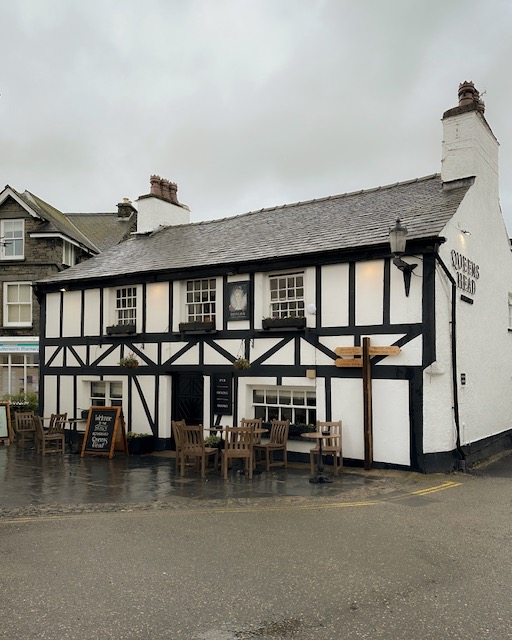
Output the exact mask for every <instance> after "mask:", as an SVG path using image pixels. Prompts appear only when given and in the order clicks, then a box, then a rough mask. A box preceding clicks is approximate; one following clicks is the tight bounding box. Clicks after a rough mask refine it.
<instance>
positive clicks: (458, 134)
mask: <svg viewBox="0 0 512 640" xmlns="http://www.w3.org/2000/svg"><path fill="white" fill-rule="evenodd" d="M484 111H485V105H484V103H483V101H482V99H481V98H480V94H479V92H478V91H477V90H476V89H475V86H474V85H473V83H472V82H463V83H462V84H460V85H459V106H458V107H455V108H453V109H450V110H448V111H446V112H445V113H444V114H443V150H442V165H441V178H442V180H443V182H451V181H452V180H459V179H461V178H468V177H470V176H476V177H477V178H484V179H485V180H486V181H488V182H489V184H493V187H492V190H493V191H494V190H495V191H496V194H497V193H498V184H499V179H498V147H499V143H498V141H497V140H496V138H495V136H494V134H493V132H492V131H491V128H490V127H489V125H488V124H487V120H486V119H485V117H484Z"/></svg>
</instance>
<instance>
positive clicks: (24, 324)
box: [3, 282, 33, 327]
mask: <svg viewBox="0 0 512 640" xmlns="http://www.w3.org/2000/svg"><path fill="white" fill-rule="evenodd" d="M15 287H17V289H18V296H17V300H12V301H9V289H11V290H12V289H14V288H15ZM20 287H27V288H28V291H29V297H28V301H25V300H23V301H20V298H19V291H20ZM3 296H4V304H3V320H4V322H3V326H4V327H31V326H32V320H33V317H32V283H31V282H4V287H3ZM15 306H18V307H21V306H28V307H29V310H30V320H24V321H21V320H19V321H11V320H9V309H10V308H14V307H15ZM20 312H21V309H20ZM19 315H21V313H19V314H18V316H19Z"/></svg>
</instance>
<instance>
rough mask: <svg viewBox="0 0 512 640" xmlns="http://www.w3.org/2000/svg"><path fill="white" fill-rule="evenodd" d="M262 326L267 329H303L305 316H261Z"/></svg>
mask: <svg viewBox="0 0 512 640" xmlns="http://www.w3.org/2000/svg"><path fill="white" fill-rule="evenodd" d="M262 326H263V328H264V329H265V330H268V329H304V327H305V326H306V318H304V317H302V318H301V317H298V316H290V317H288V318H263V324H262Z"/></svg>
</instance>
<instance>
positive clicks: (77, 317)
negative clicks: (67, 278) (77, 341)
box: [62, 291, 82, 338]
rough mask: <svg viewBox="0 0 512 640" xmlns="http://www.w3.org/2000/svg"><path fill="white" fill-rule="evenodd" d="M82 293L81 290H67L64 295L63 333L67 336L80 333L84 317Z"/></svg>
mask: <svg viewBox="0 0 512 640" xmlns="http://www.w3.org/2000/svg"><path fill="white" fill-rule="evenodd" d="M81 299H82V295H81V292H80V291H67V292H66V294H65V295H64V296H63V309H62V316H63V317H62V335H63V336H64V337H65V338H68V337H71V336H79V335H80V323H81V318H82V304H81Z"/></svg>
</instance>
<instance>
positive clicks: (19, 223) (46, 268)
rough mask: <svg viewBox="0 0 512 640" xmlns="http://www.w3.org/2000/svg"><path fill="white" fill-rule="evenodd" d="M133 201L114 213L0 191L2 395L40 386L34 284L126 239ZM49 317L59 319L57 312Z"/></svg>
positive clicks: (131, 226)
mask: <svg viewBox="0 0 512 640" xmlns="http://www.w3.org/2000/svg"><path fill="white" fill-rule="evenodd" d="M135 220H136V211H135V209H134V208H133V207H132V206H131V204H130V203H127V202H123V203H121V204H120V205H118V212H116V213H105V214H103V213H100V214H97V213H94V214H63V213H61V212H60V211H58V210H57V209H55V207H52V206H51V205H49V204H48V203H46V202H44V201H43V200H41V198H39V197H37V196H36V195H34V194H32V193H30V192H29V191H24V192H18V191H16V190H15V189H13V188H12V187H10V186H8V185H7V186H6V187H5V188H4V189H3V190H2V192H0V267H1V271H0V296H1V304H0V397H2V396H3V395H5V394H18V393H24V392H31V391H35V392H37V391H38V386H39V380H38V378H39V371H38V363H39V323H40V314H39V304H38V302H37V299H36V297H35V295H34V293H33V284H34V283H35V282H36V281H37V280H40V279H41V278H43V277H46V276H49V275H51V274H55V273H59V272H61V271H63V270H65V269H67V268H69V267H72V266H74V265H76V264H79V263H81V262H83V261H84V260H87V259H88V258H90V257H91V256H93V255H97V254H98V253H100V252H101V251H103V250H105V249H108V248H109V247H111V246H113V245H115V244H117V243H119V242H120V241H122V240H124V239H126V238H127V237H128V235H129V233H130V231H131V230H132V229H134V224H135ZM51 321H53V322H55V323H56V324H57V325H58V324H59V322H60V318H59V316H58V315H56V316H55V317H54V318H52V319H51Z"/></svg>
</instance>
